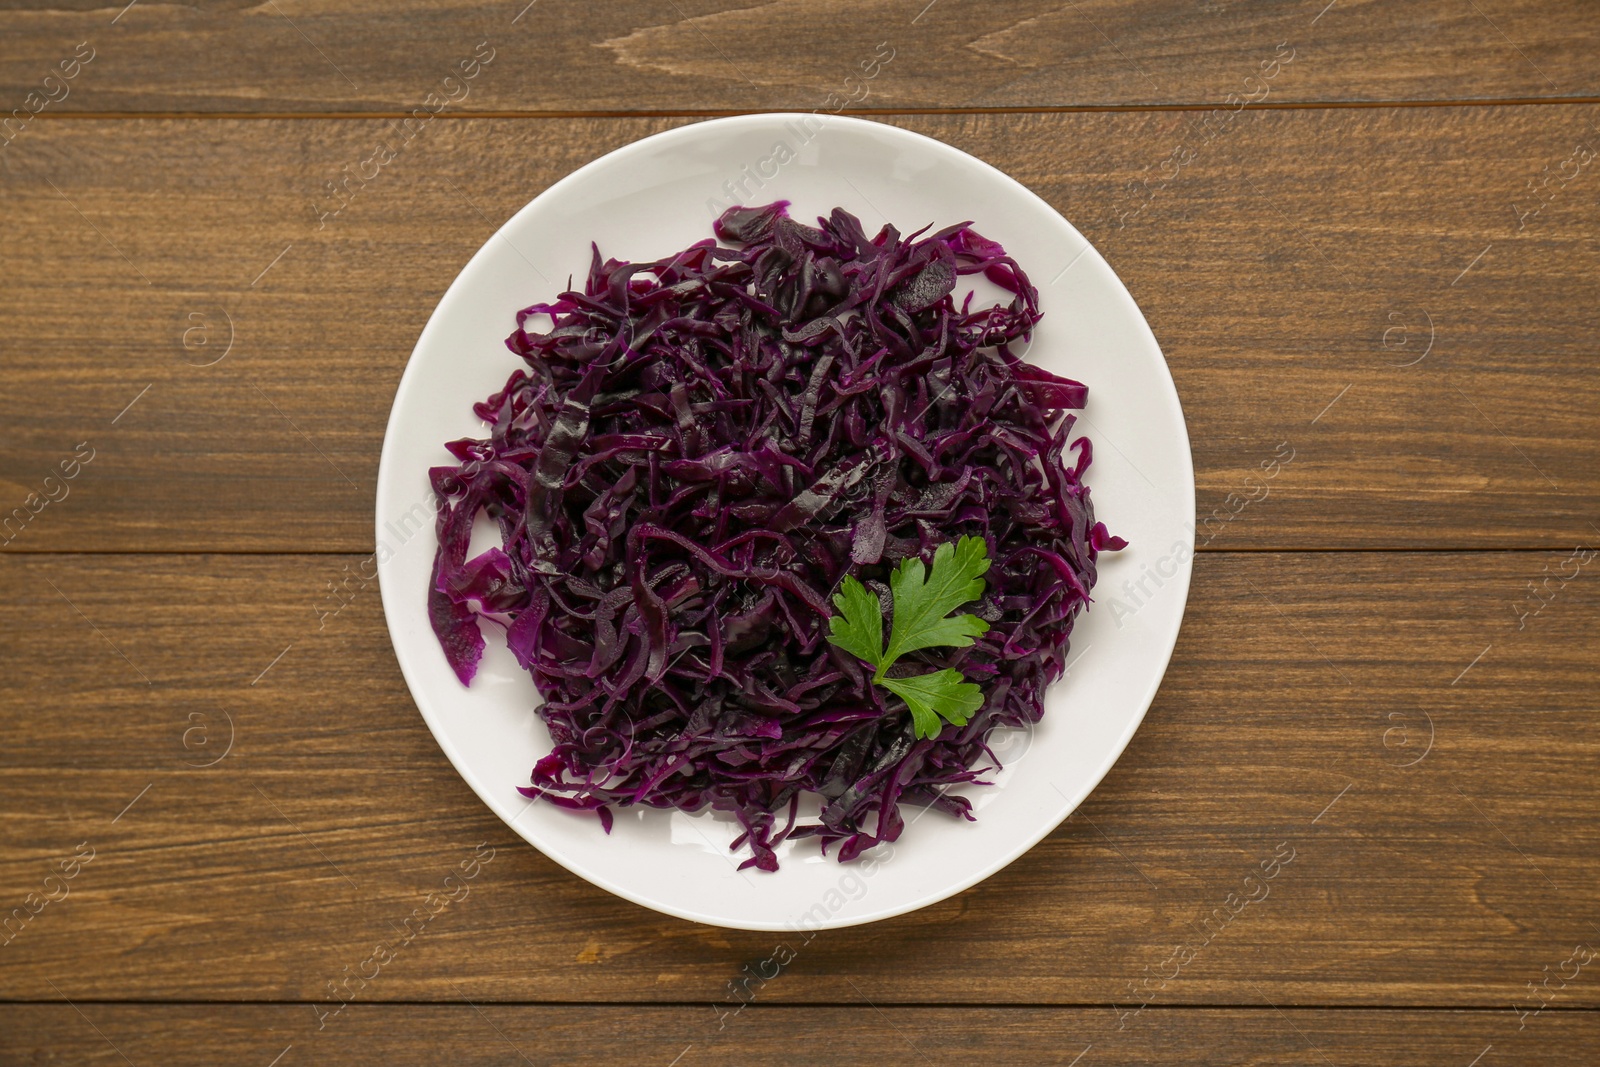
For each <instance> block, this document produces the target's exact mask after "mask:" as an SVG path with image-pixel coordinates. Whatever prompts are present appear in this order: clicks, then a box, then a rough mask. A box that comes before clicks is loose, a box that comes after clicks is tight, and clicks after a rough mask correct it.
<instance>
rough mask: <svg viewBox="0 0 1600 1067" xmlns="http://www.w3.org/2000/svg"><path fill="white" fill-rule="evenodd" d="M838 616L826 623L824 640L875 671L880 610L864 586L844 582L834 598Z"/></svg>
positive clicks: (880, 659)
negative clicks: (826, 634) (827, 631)
mask: <svg viewBox="0 0 1600 1067" xmlns="http://www.w3.org/2000/svg"><path fill="white" fill-rule="evenodd" d="M833 603H834V606H835V607H837V608H838V609H839V614H837V615H835V616H833V617H832V618H830V619H829V620H828V629H829V630H831V631H832V633H831V635H830V636H829V637H828V640H829V641H831V642H833V643H834V644H836V645H838V646H839V647H840V648H842V649H844V650H845V651H846V652H848V653H850V654H851V655H852V656H855V657H856V658H857V659H864V660H866V661H867V662H868V663H870V664H872V666H873V668H874V669H876V668H877V666H878V664H879V663H881V662H883V608H882V607H881V606H880V605H879V604H878V598H877V597H876V596H874V595H873V594H872V593H871V592H870V591H869V590H868V589H867V587H866V586H864V585H862V584H861V583H860V582H858V581H856V580H855V579H854V578H846V579H845V580H844V584H843V585H842V586H840V589H839V592H837V593H835V594H834V597H833Z"/></svg>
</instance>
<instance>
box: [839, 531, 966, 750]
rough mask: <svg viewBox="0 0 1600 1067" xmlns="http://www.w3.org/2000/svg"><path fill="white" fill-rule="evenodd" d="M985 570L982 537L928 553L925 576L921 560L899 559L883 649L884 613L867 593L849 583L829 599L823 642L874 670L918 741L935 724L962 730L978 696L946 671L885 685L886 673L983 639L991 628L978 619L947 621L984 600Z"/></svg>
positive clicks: (957, 674)
mask: <svg viewBox="0 0 1600 1067" xmlns="http://www.w3.org/2000/svg"><path fill="white" fill-rule="evenodd" d="M988 569H989V552H988V546H986V545H985V544H984V542H983V539H982V538H980V537H963V538H961V540H960V541H958V542H956V543H955V544H950V543H948V542H947V543H945V544H942V545H940V546H939V547H938V548H937V549H935V550H934V553H933V568H932V571H931V573H930V572H929V569H928V568H927V567H925V566H924V565H923V562H922V560H920V559H915V558H912V559H906V560H902V561H901V563H900V566H899V568H898V569H897V570H896V571H895V572H894V573H893V574H892V575H890V576H889V590H890V592H891V593H892V594H893V596H894V601H893V603H894V622H893V625H892V627H891V629H890V631H889V646H888V648H885V647H884V644H883V608H882V606H881V605H880V604H879V603H878V598H877V597H876V596H874V595H873V594H872V592H871V591H870V590H868V589H867V588H866V587H865V586H863V585H862V584H861V583H860V582H859V581H857V580H856V579H855V578H849V577H847V578H845V580H844V582H843V583H841V585H840V587H839V592H838V593H837V594H835V595H834V598H833V603H834V606H835V607H837V608H838V609H839V614H837V615H835V616H833V617H832V618H830V619H829V620H828V629H829V631H830V632H829V636H828V640H829V641H830V642H832V643H833V644H835V645H837V646H839V647H840V648H842V649H844V650H845V651H846V652H848V653H850V654H851V655H852V656H855V657H856V658H858V659H861V660H864V661H865V662H866V663H867V664H868V665H869V666H871V667H872V669H873V675H872V680H873V682H874V683H876V684H878V685H881V686H883V687H884V688H885V689H887V690H889V691H890V692H891V693H894V694H895V695H896V696H898V697H899V698H900V699H901V700H904V701H905V702H906V707H908V708H910V709H911V721H912V727H913V731H914V733H915V734H916V736H917V737H919V738H927V737H935V736H937V735H938V733H939V730H940V729H941V726H940V723H939V719H940V718H941V717H943V718H944V719H945V720H946V721H947V722H950V723H952V724H954V725H956V726H964V725H966V723H967V722H968V720H969V719H970V718H971V717H972V713H973V712H975V711H977V710H978V709H979V708H981V707H982V706H983V691H982V690H981V689H979V688H978V686H977V685H975V684H974V683H972V682H968V681H966V680H965V679H964V678H963V677H962V675H961V672H960V671H957V670H952V669H950V668H946V669H945V670H942V671H934V672H933V673H931V674H922V675H917V676H915V677H911V678H888V677H885V674H884V672H885V671H887V670H888V669H889V668H890V667H892V666H893V665H894V662H895V660H897V659H899V658H900V657H901V656H902V655H904V654H905V653H907V652H915V651H916V650H917V649H921V648H934V647H953V648H966V647H968V646H969V645H971V644H972V641H973V638H975V637H981V636H983V635H984V634H986V633H988V632H989V624H988V623H986V622H984V621H983V620H982V619H980V618H978V617H977V616H976V615H971V614H965V613H963V614H961V615H956V616H953V617H952V616H951V615H950V612H952V611H954V610H955V609H956V608H958V607H960V606H961V605H962V604H965V603H967V602H968V601H969V600H976V599H978V598H979V597H981V596H982V595H983V588H984V583H983V577H982V575H983V574H984V573H985V572H986V571H988Z"/></svg>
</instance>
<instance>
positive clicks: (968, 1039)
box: [0, 998, 1600, 1067]
mask: <svg viewBox="0 0 1600 1067" xmlns="http://www.w3.org/2000/svg"><path fill="white" fill-rule="evenodd" d="M0 1011H4V1012H5V1014H6V1016H8V1017H7V1018H6V1020H5V1021H6V1022H7V1024H8V1025H7V1027H6V1029H7V1031H8V1032H7V1033H6V1034H5V1035H4V1036H0V1065H5V1067H10V1065H12V1064H32V1063H49V1062H70V1063H97V1064H98V1063H106V1064H119V1065H120V1064H123V1063H124V1062H125V1061H124V1060H123V1058H122V1057H123V1056H126V1057H127V1060H128V1061H131V1062H133V1063H162V1064H166V1065H168V1067H185V1065H188V1064H212V1063H260V1064H266V1063H267V1062H268V1061H270V1060H271V1059H272V1057H274V1056H278V1055H281V1056H282V1059H281V1060H279V1061H278V1065H279V1067H299V1065H300V1064H305V1063H315V1062H325V1063H342V1064H350V1065H352V1067H358V1065H366V1064H372V1065H383V1067H387V1065H389V1064H393V1063H396V1062H405V1063H451V1064H460V1065H463V1067H475V1065H479V1064H482V1065H489V1064H501V1065H503V1064H522V1063H537V1064H541V1065H544V1064H549V1065H552V1067H555V1065H567V1064H593V1063H595V1062H596V1061H597V1059H598V1058H599V1057H601V1056H604V1058H605V1059H607V1060H609V1059H612V1058H613V1057H615V1058H616V1059H617V1060H619V1061H620V1062H623V1063H642V1064H667V1063H669V1062H670V1063H672V1064H676V1065H677V1067H710V1065H714V1064H727V1065H736V1064H748V1063H806V1064H813V1065H816V1067H833V1065H839V1067H845V1065H850V1067H856V1065H859V1064H862V1063H873V1064H882V1065H884V1067H895V1065H900V1064H904V1065H907V1067H912V1065H915V1067H927V1065H928V1064H958V1063H971V1062H974V1061H975V1060H976V1061H978V1062H984V1061H990V1062H1000V1063H1028V1064H1056V1065H1059V1067H1068V1065H1069V1064H1073V1063H1076V1064H1078V1065H1079V1067H1107V1065H1115V1064H1129V1065H1139V1067H1143V1065H1146V1064H1151V1063H1208V1064H1209V1063H1228V1064H1236V1065H1239V1067H1267V1065H1272V1067H1283V1065H1289V1064H1292V1065H1305V1067H1326V1064H1328V1063H1337V1064H1340V1065H1341V1067H1392V1065H1393V1064H1396V1063H1407V1064H1415V1065H1417V1067H1432V1065H1437V1067H1462V1065H1464V1064H1467V1063H1470V1062H1471V1061H1472V1058H1473V1057H1474V1056H1480V1055H1483V1054H1484V1052H1485V1049H1486V1047H1487V1048H1490V1049H1492V1050H1493V1051H1492V1052H1491V1053H1490V1056H1492V1057H1494V1058H1495V1059H1498V1060H1499V1062H1502V1063H1504V1062H1523V1063H1540V1064H1546V1065H1548V1067H1588V1065H1590V1064H1592V1063H1593V1054H1594V1047H1595V1044H1596V1042H1597V1041H1600V1016H1596V1015H1595V1014H1594V1013H1593V1012H1562V1013H1553V1012H1552V1013H1547V1014H1546V1015H1545V1016H1543V1017H1542V1018H1540V1019H1538V1020H1536V1021H1535V1022H1534V1023H1533V1024H1531V1025H1530V1026H1529V1027H1527V1028H1526V1029H1525V1030H1523V1031H1518V1030H1517V1020H1516V1018H1515V1017H1513V1016H1512V1015H1511V1014H1510V1013H1509V1012H1464V1011H1388V1012H1381V1013H1373V1012H1351V1011H1330V1010H1312V1011H1275V1010H1272V1009H1270V1008H1267V1007H1258V1008H1255V1009H1252V1010H1238V1009H1235V1010H1192V1011H1182V1012H1176V1011H1166V1012H1151V1013H1150V1014H1149V1017H1148V1018H1147V1019H1141V1020H1140V1021H1139V1025H1138V1026H1136V1027H1132V1028H1130V1029H1128V1030H1126V1031H1121V1032H1118V1031H1117V1030H1116V1028H1115V1019H1114V1017H1113V1016H1112V1015H1111V1013H1110V1012H1108V1011H1106V1010H1105V1009H1103V1008H1056V1009H1039V1008H969V1009H964V1010H951V1009H929V1008H894V1007H889V1008H881V1009H875V1008H874V1007H872V1006H870V1005H867V1004H864V1003H861V1002H860V998H856V1003H855V1004H854V1005H852V1006H848V1007H846V1006H841V1007H815V1008H809V1007H808V1008H789V1007H764V1006H754V1007H751V1008H748V1009H746V1011H745V1013H743V1014H742V1015H741V1016H740V1017H738V1018H737V1019H734V1020H733V1021H731V1022H730V1023H729V1024H728V1025H727V1026H726V1028H724V1029H722V1030H719V1029H717V1019H716V1017H715V1016H714V1015H713V1014H712V1013H711V1012H710V1011H709V1010H708V1009H707V1008H706V1007H704V1006H693V1007H630V1008H597V1007H576V1006H557V1005H552V1006H543V1007H514V1006H503V1005H484V1004H456V1005H451V1006H442V1005H438V1006H420V1005H404V1006H400V1005H394V1006H388V1005H373V1006H368V1007H363V1008H362V1009H361V1010H360V1012H359V1013H354V1014H352V1015H351V1017H350V1018H349V1019H348V1021H346V1022H342V1023H340V1024H339V1025H336V1026H330V1027H327V1028H324V1029H323V1030H321V1031H318V1030H317V1029H316V1025H317V1020H316V1018H315V1017H314V1016H313V1015H312V1013H311V1011H310V1009H309V1007H308V1006H307V1005H303V1004H278V1005H264V1004H242V1005H232V1004H231V1005H222V1006H218V1005H204V1006H201V1005H187V1004H186V1005H146V1004H139V1005H107V1004H82V1005H79V1006H78V1008H77V1009H75V1008H73V1007H71V1006H68V1005H66V1004H59V1003H58V1004H50V1005H29V1006H26V1007H10V1008H4V1009H0ZM80 1012H81V1013H80ZM674 1057H678V1058H677V1059H674ZM1075 1057H1081V1058H1075ZM1495 1059H1491V1058H1489V1057H1487V1056H1486V1057H1485V1058H1484V1061H1483V1062H1485V1063H1493V1062H1495Z"/></svg>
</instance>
